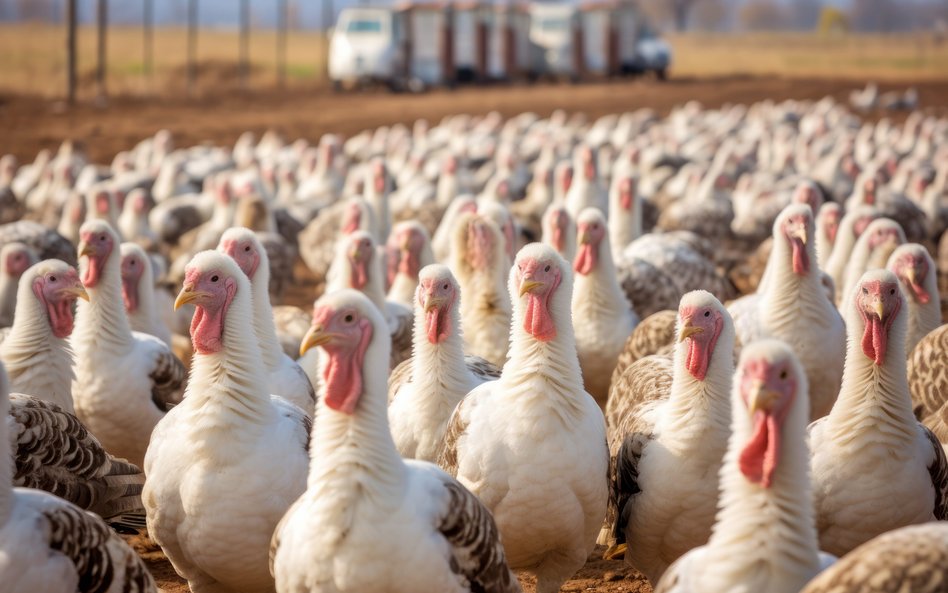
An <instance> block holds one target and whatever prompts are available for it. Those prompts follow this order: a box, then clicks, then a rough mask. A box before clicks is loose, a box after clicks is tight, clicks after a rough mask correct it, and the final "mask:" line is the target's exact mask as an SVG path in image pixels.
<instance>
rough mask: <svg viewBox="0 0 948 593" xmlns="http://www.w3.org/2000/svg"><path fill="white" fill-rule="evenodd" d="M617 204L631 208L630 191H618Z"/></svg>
mask: <svg viewBox="0 0 948 593" xmlns="http://www.w3.org/2000/svg"><path fill="white" fill-rule="evenodd" d="M619 205H620V206H622V208H623V209H625V210H631V209H632V192H629V191H623V192H620V193H619Z"/></svg>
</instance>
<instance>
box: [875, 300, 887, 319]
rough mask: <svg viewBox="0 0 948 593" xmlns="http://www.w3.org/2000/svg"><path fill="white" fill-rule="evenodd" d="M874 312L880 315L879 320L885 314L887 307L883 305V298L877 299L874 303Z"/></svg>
mask: <svg viewBox="0 0 948 593" xmlns="http://www.w3.org/2000/svg"><path fill="white" fill-rule="evenodd" d="M872 312H873V313H875V314H876V315H878V316H879V321H882V317H883V316H885V308H884V307H883V306H882V300H881V299H879V300H876V301H875V302H873V303H872Z"/></svg>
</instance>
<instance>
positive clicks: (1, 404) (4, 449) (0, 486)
mask: <svg viewBox="0 0 948 593" xmlns="http://www.w3.org/2000/svg"><path fill="white" fill-rule="evenodd" d="M9 414H10V394H9V390H8V389H7V379H6V373H5V372H4V371H3V368H2V367H0V529H2V528H3V526H4V525H6V523H7V521H8V520H9V519H10V514H11V513H12V512H13V452H12V451H11V450H10V428H9V425H10V423H9V422H8V421H7V416H9Z"/></svg>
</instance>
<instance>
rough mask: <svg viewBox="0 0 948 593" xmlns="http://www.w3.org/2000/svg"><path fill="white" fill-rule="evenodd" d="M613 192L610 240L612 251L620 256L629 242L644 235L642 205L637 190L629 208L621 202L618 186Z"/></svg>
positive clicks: (610, 214)
mask: <svg viewBox="0 0 948 593" xmlns="http://www.w3.org/2000/svg"><path fill="white" fill-rule="evenodd" d="M613 194H614V197H613V198H612V199H611V200H610V203H609V242H610V243H612V252H613V253H615V255H616V257H617V258H618V257H619V254H621V253H622V250H623V249H625V248H626V247H627V246H628V245H629V243H631V242H632V241H634V240H636V239H638V238H639V237H640V236H641V235H642V205H641V202H640V200H639V195H638V192H637V191H636V193H635V194H633V196H632V207H631V208H630V209H629V210H626V209H625V208H623V207H622V204H620V203H619V192H618V188H616V189H614V191H613Z"/></svg>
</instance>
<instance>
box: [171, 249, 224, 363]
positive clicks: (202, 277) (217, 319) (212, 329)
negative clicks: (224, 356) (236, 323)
mask: <svg viewBox="0 0 948 593" xmlns="http://www.w3.org/2000/svg"><path fill="white" fill-rule="evenodd" d="M236 293H237V280H236V279H234V278H232V277H230V276H228V275H227V274H225V273H224V272H222V271H221V270H217V269H209V270H202V269H200V268H198V267H196V266H192V265H189V266H188V267H187V268H186V269H185V272H184V288H182V289H181V294H179V295H178V299H177V300H176V301H175V308H177V307H179V306H181V304H184V303H193V304H194V305H195V307H194V317H192V318H191V343H192V344H193V345H194V351H195V352H197V353H198V354H214V353H215V352H220V351H221V349H222V348H223V347H224V321H225V320H226V319H227V310H228V308H230V304H231V302H232V301H233V300H234V295H235V294H236Z"/></svg>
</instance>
